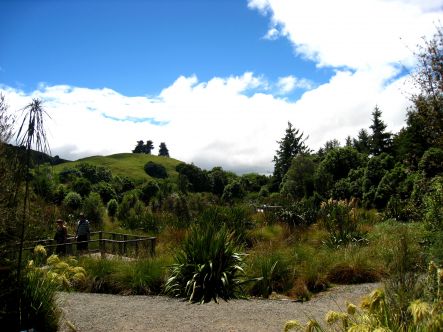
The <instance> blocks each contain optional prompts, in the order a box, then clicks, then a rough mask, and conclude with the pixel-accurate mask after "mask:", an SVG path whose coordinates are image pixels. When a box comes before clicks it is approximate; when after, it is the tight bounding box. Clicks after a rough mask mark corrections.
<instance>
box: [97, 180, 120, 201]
mask: <svg viewBox="0 0 443 332" xmlns="http://www.w3.org/2000/svg"><path fill="white" fill-rule="evenodd" d="M92 190H93V191H94V192H96V193H98V194H99V195H100V197H101V199H102V202H103V203H105V204H106V203H108V202H109V200H111V199H116V198H117V193H116V192H115V190H114V188H113V187H112V185H111V184H110V183H108V182H104V181H100V182H99V183H97V184H95V185H94V186H93V187H92Z"/></svg>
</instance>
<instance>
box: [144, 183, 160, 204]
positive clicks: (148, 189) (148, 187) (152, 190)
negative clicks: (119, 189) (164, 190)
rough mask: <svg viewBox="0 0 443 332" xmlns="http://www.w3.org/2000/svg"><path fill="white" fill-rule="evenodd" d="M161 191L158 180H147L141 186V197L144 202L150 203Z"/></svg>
mask: <svg viewBox="0 0 443 332" xmlns="http://www.w3.org/2000/svg"><path fill="white" fill-rule="evenodd" d="M159 191H160V187H159V186H158V184H157V182H156V181H147V182H145V183H144V184H143V186H142V188H141V194H142V195H141V198H142V199H143V201H144V202H146V203H149V201H150V200H151V198H153V197H154V196H155V195H156V194H157V193H158V192H159Z"/></svg>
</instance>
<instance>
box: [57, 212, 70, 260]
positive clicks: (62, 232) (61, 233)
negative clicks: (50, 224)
mask: <svg viewBox="0 0 443 332" xmlns="http://www.w3.org/2000/svg"><path fill="white" fill-rule="evenodd" d="M54 240H55V243H57V247H56V248H55V253H56V254H57V255H64V254H66V242H67V240H68V230H67V229H66V226H65V225H64V222H63V220H61V219H57V229H56V231H55V235H54Z"/></svg>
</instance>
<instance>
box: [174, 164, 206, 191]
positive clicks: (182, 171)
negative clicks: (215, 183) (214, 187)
mask: <svg viewBox="0 0 443 332" xmlns="http://www.w3.org/2000/svg"><path fill="white" fill-rule="evenodd" d="M175 169H176V171H177V172H178V173H179V175H180V176H181V177H182V180H180V181H181V182H183V183H186V181H187V182H188V184H189V187H188V189H189V190H190V191H193V192H204V191H209V189H210V188H209V177H208V175H207V174H206V172H204V171H203V170H202V169H201V168H199V167H197V166H195V165H194V164H186V163H181V164H178V165H177V166H176V167H175ZM183 177H185V178H186V180H185V179H183Z"/></svg>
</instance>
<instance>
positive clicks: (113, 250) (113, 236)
mask: <svg viewBox="0 0 443 332" xmlns="http://www.w3.org/2000/svg"><path fill="white" fill-rule="evenodd" d="M112 241H115V233H112ZM112 253H113V254H115V253H116V250H115V242H112Z"/></svg>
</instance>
